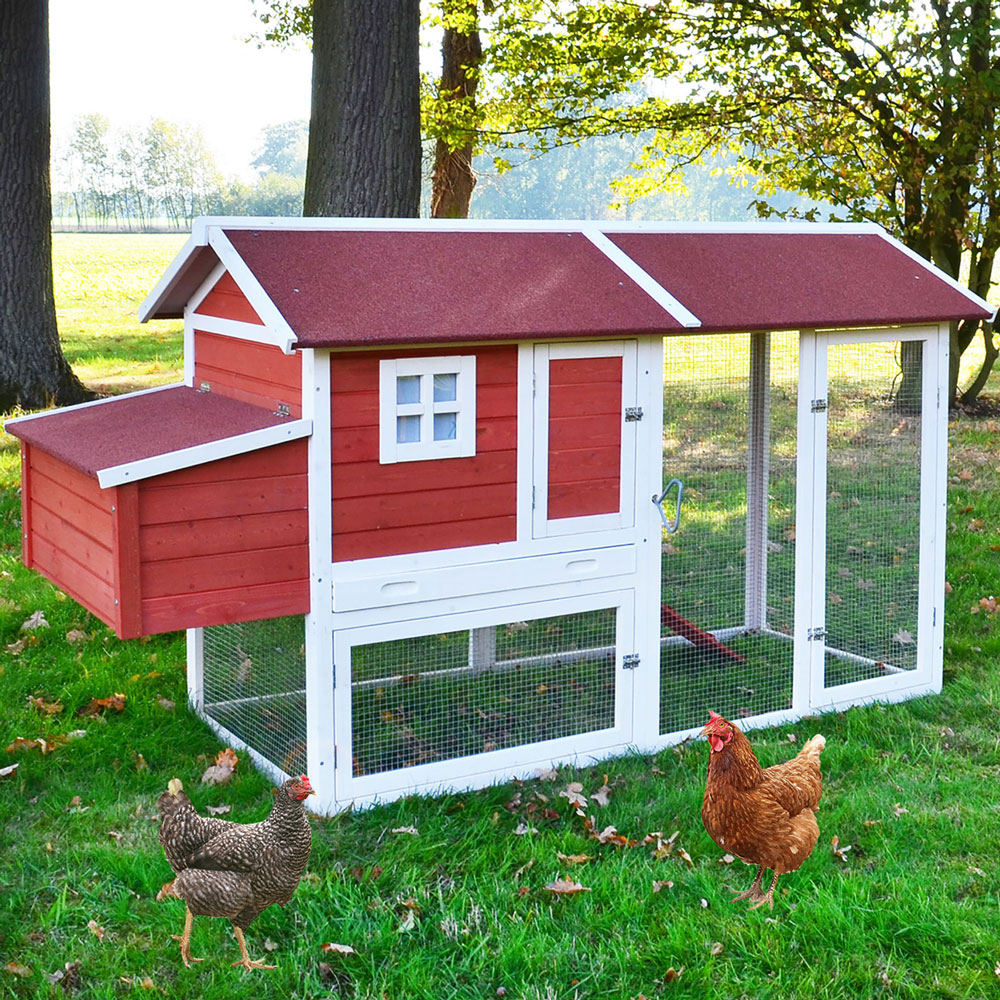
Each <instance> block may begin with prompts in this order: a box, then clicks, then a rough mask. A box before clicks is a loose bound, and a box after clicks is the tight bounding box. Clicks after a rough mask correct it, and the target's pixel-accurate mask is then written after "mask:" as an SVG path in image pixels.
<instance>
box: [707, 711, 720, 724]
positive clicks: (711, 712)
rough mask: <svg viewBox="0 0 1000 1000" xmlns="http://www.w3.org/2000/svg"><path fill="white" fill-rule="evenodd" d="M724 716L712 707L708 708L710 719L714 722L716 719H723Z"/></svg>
mask: <svg viewBox="0 0 1000 1000" xmlns="http://www.w3.org/2000/svg"><path fill="white" fill-rule="evenodd" d="M721 718H722V716H721V715H719V713H718V712H713V711H712V710H711V709H709V710H708V721H709V722H714V721H715V720H716V719H721Z"/></svg>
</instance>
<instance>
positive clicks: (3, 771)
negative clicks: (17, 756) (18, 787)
mask: <svg viewBox="0 0 1000 1000" xmlns="http://www.w3.org/2000/svg"><path fill="white" fill-rule="evenodd" d="M20 766H21V765H20V764H10V765H8V766H7V767H0V778H9V777H10V776H11V775H12V774H16V773H17V769H18V768H19V767H20Z"/></svg>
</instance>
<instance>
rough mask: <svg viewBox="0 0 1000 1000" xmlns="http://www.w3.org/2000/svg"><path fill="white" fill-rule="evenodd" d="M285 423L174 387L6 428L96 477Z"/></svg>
mask: <svg viewBox="0 0 1000 1000" xmlns="http://www.w3.org/2000/svg"><path fill="white" fill-rule="evenodd" d="M281 423H287V419H285V418H282V417H277V416H275V415H274V414H273V413H271V412H270V411H269V410H265V409H263V408H262V407H259V406H252V405H251V404H249V403H242V402H240V401H239V400H235V399H228V398H227V397H226V396H220V395H217V394H214V393H210V392H198V391H197V390H196V389H189V388H188V387H187V386H171V387H170V388H169V389H163V390H160V391H159V392H148V393H135V394H132V395H129V396H121V397H119V398H118V399H113V400H110V401H109V402H106V403H99V404H97V405H94V406H87V405H84V406H77V407H70V408H68V409H65V410H53V411H52V412H51V413H46V414H44V415H43V416H39V417H32V418H30V419H26V420H21V421H17V420H11V421H8V422H7V424H6V425H5V430H6V431H7V433H8V434H13V435H14V436H15V437H19V438H21V440H22V441H26V442H27V443H28V444H31V445H36V446H37V447H39V448H41V449H42V450H43V451H45V452H48V454H50V455H52V456H53V457H54V458H57V459H59V460H60V461H62V462H65V463H66V464H67V465H70V466H72V467H73V468H74V469H79V470H80V471H81V472H83V473H86V474H87V475H88V476H94V477H95V478H96V476H97V473H98V472H99V471H100V470H101V469H108V468H111V467H112V466H116V465H125V464H126V463H129V462H136V461H138V460H140V459H143V458H152V457H153V456H154V455H163V454H166V453H168V452H172V451H178V450H180V449H181V448H191V447H193V446H194V445H200V444H207V443H208V442H210V441H219V440H222V439H223V438H229V437H233V436H235V435H237V434H245V433H247V432H249V431H255V430H260V429H261V428H263V427H271V426H273V425H275V424H281Z"/></svg>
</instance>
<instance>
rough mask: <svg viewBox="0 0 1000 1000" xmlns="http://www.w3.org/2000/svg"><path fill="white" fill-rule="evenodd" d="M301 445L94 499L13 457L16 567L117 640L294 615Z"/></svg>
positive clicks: (305, 566)
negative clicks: (59, 592)
mask: <svg viewBox="0 0 1000 1000" xmlns="http://www.w3.org/2000/svg"><path fill="white" fill-rule="evenodd" d="M306 452H307V443H306V441H304V440H300V441H291V442H288V443H287V444H281V445H275V446H274V447H271V448H264V449H260V450H259V451H255V452H250V453H248V454H245V455H237V456H234V457H232V458H225V459H220V460H218V461H216V462H211V463H207V464H204V465H198V466H194V467H192V468H190V469H183V470H180V471H178V472H171V473H167V474H165V475H162V476H155V477H152V478H150V479H146V480H142V481H140V482H138V483H129V484H127V485H123V486H118V487H112V488H110V489H106V490H102V489H100V487H99V486H98V484H97V481H96V479H91V478H90V477H89V476H86V475H84V474H83V473H81V472H77V471H76V470H75V469H72V468H70V467H69V466H67V465H65V464H64V463H62V462H59V461H58V460H56V459H54V458H52V457H51V456H49V455H47V454H45V453H44V452H41V451H39V450H38V449H37V448H32V447H29V446H24V459H23V468H24V472H25V476H24V479H23V480H22V504H23V514H24V525H25V528H24V532H25V535H26V538H25V548H24V560H25V563H26V564H27V565H29V566H33V567H34V568H36V569H38V570H39V571H40V572H41V573H43V574H44V575H45V576H46V577H48V578H49V579H50V580H52V582H53V583H55V584H56V585H57V586H59V587H61V588H62V589H63V590H65V591H66V593H68V594H69V595H70V596H71V597H73V598H74V599H75V600H76V601H78V602H79V603H80V604H82V605H83V606H84V607H85V608H87V609H88V610H89V611H92V612H93V613H94V614H95V615H96V616H97V617H98V618H100V619H101V620H102V621H103V622H105V623H106V624H108V625H111V626H112V627H113V628H114V629H115V631H116V632H117V633H118V634H119V635H120V636H121V637H122V638H133V637H135V636H138V635H149V634H153V633H156V632H168V631H173V630H175V629H181V628H193V627H198V626H205V625H221V624H225V623H227V622H238V621H248V620H251V619H256V618H271V617H277V616H279V615H292V614H304V613H305V612H307V611H308V610H309V545H308V538H309V527H308V509H307V497H308V489H307V485H306Z"/></svg>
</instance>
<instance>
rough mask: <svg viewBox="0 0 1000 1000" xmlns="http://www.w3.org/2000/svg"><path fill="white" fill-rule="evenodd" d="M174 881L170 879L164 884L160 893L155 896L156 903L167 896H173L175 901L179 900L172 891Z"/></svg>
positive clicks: (175, 892) (174, 891)
mask: <svg viewBox="0 0 1000 1000" xmlns="http://www.w3.org/2000/svg"><path fill="white" fill-rule="evenodd" d="M174 881H175V880H174V879H171V880H170V881H169V882H167V883H165V884H164V885H163V886H162V887H161V889H160V891H159V892H158V893H157V894H156V901H157V902H158V903H160V902H162V901H163V900H164V899H166V898H167V897H168V896H173V897H175V898H176V899H180V898H181V897H180V896H178V895H177V891H176V890H175V889H174Z"/></svg>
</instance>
